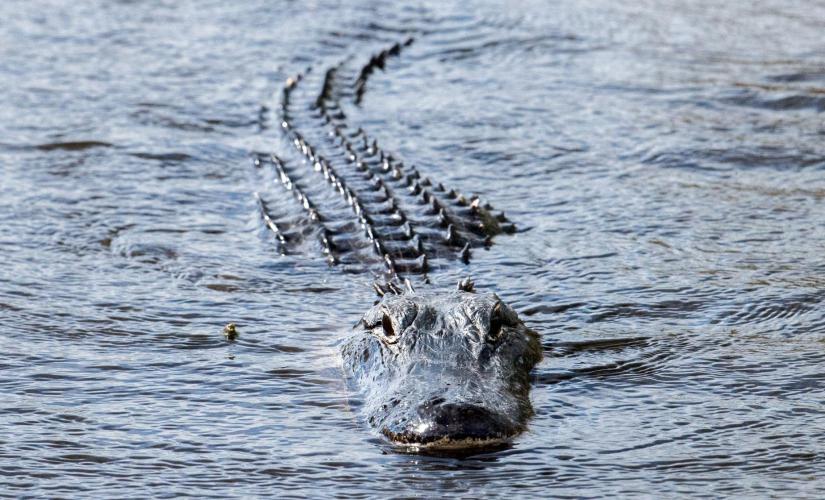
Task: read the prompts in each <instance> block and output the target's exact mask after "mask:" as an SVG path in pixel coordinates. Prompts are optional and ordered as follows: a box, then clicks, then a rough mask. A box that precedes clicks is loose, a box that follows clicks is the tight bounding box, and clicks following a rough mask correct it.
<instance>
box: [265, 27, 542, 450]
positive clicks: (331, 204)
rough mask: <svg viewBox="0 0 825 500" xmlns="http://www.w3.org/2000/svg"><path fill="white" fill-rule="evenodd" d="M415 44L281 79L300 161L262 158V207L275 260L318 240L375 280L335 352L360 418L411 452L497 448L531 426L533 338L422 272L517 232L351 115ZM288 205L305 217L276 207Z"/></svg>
mask: <svg viewBox="0 0 825 500" xmlns="http://www.w3.org/2000/svg"><path fill="white" fill-rule="evenodd" d="M412 41H413V40H412V38H410V39H407V40H406V41H404V42H398V43H395V44H393V45H392V46H390V47H388V48H385V49H384V50H381V51H380V52H378V53H376V54H374V55H372V56H371V57H370V58H369V60H368V61H366V62H365V63H364V64H362V65H361V66H356V65H354V64H353V62H352V58H346V59H344V60H342V61H340V62H338V63H337V64H334V65H333V66H331V67H329V68H326V69H325V70H324V71H322V72H318V71H314V70H313V69H311V68H309V69H307V70H306V71H305V72H303V73H300V74H297V75H296V76H294V77H292V78H289V79H288V80H287V82H286V84H285V86H284V88H283V91H282V93H281V99H280V103H279V105H278V107H279V108H280V128H281V129H282V130H283V132H284V133H285V134H286V137H287V139H288V140H289V142H290V143H291V144H292V145H293V146H294V148H295V151H296V153H295V154H294V155H293V156H294V158H290V159H286V158H280V157H278V156H276V155H257V156H256V157H255V159H254V164H255V166H256V168H257V169H258V170H261V171H264V170H268V171H269V174H270V175H271V176H272V177H273V178H274V179H275V183H276V184H278V185H279V186H280V189H281V192H280V195H279V196H278V200H277V203H276V202H275V201H274V197H269V198H267V196H265V195H263V194H260V193H256V199H257V200H258V204H259V208H260V212H261V216H262V218H263V220H264V222H265V224H266V226H267V227H268V228H269V229H270V230H271V231H272V233H273V234H274V235H275V238H276V242H277V245H278V247H279V250H280V251H281V252H283V253H290V252H294V251H297V250H296V249H298V248H300V247H301V245H302V244H304V243H306V242H308V241H309V242H312V241H317V242H318V244H319V246H320V249H321V251H322V252H323V254H324V256H325V258H326V259H327V261H328V262H329V264H330V265H332V266H335V267H338V268H340V269H343V270H345V271H349V272H369V271H372V272H373V273H374V274H375V278H376V281H375V285H374V287H375V290H376V292H377V293H378V294H379V295H380V296H381V299H380V301H379V302H377V303H376V304H375V305H374V306H373V307H372V308H371V309H370V310H369V311H367V313H366V314H365V315H364V316H363V317H362V319H361V320H360V321H359V322H358V323H357V325H356V326H355V328H354V330H355V332H354V334H353V336H352V337H351V338H350V339H348V341H347V342H346V343H345V344H344V345H343V347H342V349H341V353H342V357H343V368H344V371H345V373H346V376H347V378H348V380H349V381H351V382H352V383H353V385H354V386H355V387H356V388H357V389H358V391H359V392H360V394H361V396H362V397H363V406H362V414H363V417H364V420H365V421H366V422H368V423H369V425H370V426H372V427H373V428H374V429H376V430H377V431H378V432H379V433H380V434H381V435H383V436H384V437H385V438H386V439H388V440H389V441H391V442H392V443H394V444H398V445H402V446H404V447H407V448H411V449H414V450H415V449H421V448H428V449H443V448H468V447H476V446H486V445H492V444H498V443H501V442H505V441H507V440H509V439H511V438H512V437H513V436H515V435H517V434H518V433H520V432H521V431H523V430H524V429H525V427H526V424H527V420H528V419H529V417H530V416H531V414H532V407H531V404H530V399H529V388H530V371H531V370H532V368H533V366H534V365H535V364H536V363H538V361H539V360H540V359H541V356H542V354H541V344H540V341H539V336H538V334H536V333H535V332H534V331H532V330H530V329H529V328H527V327H526V326H525V325H524V323H523V322H522V321H521V320H520V319H519V317H518V315H517V314H516V313H515V312H514V311H513V310H512V309H511V308H510V307H509V306H507V305H506V304H505V303H504V302H502V301H501V300H500V299H499V298H498V297H497V296H496V295H495V294H481V293H476V292H475V290H474V286H473V284H472V282H471V281H470V280H469V279H467V280H465V281H463V282H462V283H459V286H458V287H457V289H455V290H452V291H434V290H432V286H430V285H429V280H428V277H427V273H428V272H429V271H430V270H432V269H433V268H435V267H438V266H445V265H450V263H451V262H455V261H458V260H460V261H463V262H464V263H468V262H469V260H470V258H471V253H472V251H473V249H476V248H479V247H484V246H488V245H490V244H491V243H492V238H493V237H494V236H496V235H498V234H500V233H502V232H513V231H515V227H514V225H513V224H512V223H511V222H510V221H509V220H508V219H507V218H506V217H505V216H504V214H503V213H502V212H498V211H495V210H494V209H493V207H492V206H490V205H489V204H485V203H482V202H481V200H479V198H477V197H475V196H472V197H467V196H465V195H463V194H461V193H460V192H458V191H456V190H454V189H449V188H447V187H445V186H443V185H442V184H441V183H437V182H435V181H433V180H431V179H430V178H429V177H427V176H425V175H423V174H422V173H421V172H419V171H418V169H416V168H415V167H414V166H408V165H405V164H404V163H403V162H402V161H401V160H400V159H399V158H397V157H396V155H394V154H392V153H390V152H389V151H386V150H385V149H384V148H382V147H381V146H380V145H379V144H378V142H377V140H376V139H375V138H373V137H371V136H370V135H369V134H368V133H367V132H366V131H365V130H364V129H363V128H361V127H355V126H354V125H352V124H351V123H350V122H349V121H348V118H347V113H346V108H347V106H357V105H360V103H361V100H362V99H363V97H364V94H365V91H366V89H367V85H368V80H369V77H370V75H371V74H372V73H373V72H375V71H376V70H378V69H381V70H383V69H384V68H385V66H386V64H387V62H388V60H389V59H390V58H393V57H396V56H399V55H400V54H401V53H402V51H403V50H404V49H405V48H406V47H408V46H409V45H410V44H411V43H412ZM313 88H314V89H316V90H315V91H313ZM284 194H288V196H284ZM285 198H286V199H291V200H292V201H293V202H294V203H295V204H296V205H297V207H300V215H298V216H294V215H293V216H286V215H282V214H281V213H280V212H278V211H277V206H278V204H279V203H280V202H281V200H283V199H285ZM375 269H380V271H375ZM413 283H415V284H416V286H415V287H414V286H413ZM414 288H418V292H416V291H415V289H414Z"/></svg>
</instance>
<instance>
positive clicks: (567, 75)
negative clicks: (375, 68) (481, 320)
mask: <svg viewBox="0 0 825 500" xmlns="http://www.w3.org/2000/svg"><path fill="white" fill-rule="evenodd" d="M0 19H3V22H2V23H1V24H0V84H2V87H3V97H2V98H0V169H1V170H0V172H2V176H1V177H0V218H1V219H2V221H1V223H0V255H2V258H0V262H2V273H0V318H1V319H2V324H3V327H4V328H3V333H2V335H0V350H2V352H3V357H2V360H0V368H2V370H1V371H0V391H2V401H3V402H2V404H0V471H1V472H2V476H0V489H2V491H4V492H5V493H7V494H10V495H15V496H16V495H29V494H34V495H43V496H67V495H73V496H76V495H78V494H80V495H81V496H89V495H92V494H93V495H96V496H139V497H145V496H162V495H168V496H178V495H181V494H191V495H195V496H198V497H204V496H208V495H213V496H217V497H226V496H241V495H264V494H266V495H271V494H276V493H282V494H286V493H289V494H292V495H296V496H302V495H319V494H322V493H323V494H324V495H334V496H347V497H357V496H378V495H380V496H393V495H398V496H414V495H422V496H436V495H453V494H455V495H461V496H468V497H481V496H489V495H501V496H505V495H506V496H510V495H525V496H537V495H551V494H552V495H558V496H564V495H570V496H585V497H590V496H592V497H600V496H611V495H622V496H648V495H649V496H654V497H655V496H661V495H667V496H676V495H680V496H681V495H685V496H689V495H696V496H712V497H717V496H720V495H749V496H770V495H775V496H789V495H793V496H797V497H800V496H810V497H816V496H818V495H820V494H821V492H822V489H823V488H825V484H823V482H822V480H821V476H822V475H823V473H824V472H825V451H824V450H823V447H822V443H823V440H825V416H824V415H823V403H822V401H823V398H825V383H824V381H825V368H823V367H825V259H823V257H822V255H823V248H825V228H823V220H825V204H824V203H823V198H825V176H823V172H825V121H823V111H825V43H823V38H822V33H823V31H824V30H825V9H823V7H822V5H815V4H814V3H809V2H778V1H760V2H751V3H749V4H746V3H745V2H732V3H731V4H730V5H721V4H711V3H710V2H690V3H689V4H688V5H684V4H683V3H682V2H665V3H662V2H658V3H652V2H638V3H637V4H635V5H620V4H618V3H616V2H599V1H593V2H587V3H583V2H574V1H567V2H556V3H552V4H548V3H546V2H529V1H526V2H518V3H511V4H508V5H507V7H506V8H504V7H502V6H501V5H499V4H498V3H497V2H489V3H485V2H472V5H470V4H467V3H462V4H461V5H458V4H456V5H452V6H451V5H447V4H446V3H445V2H430V3H427V2H425V3H422V4H418V5H416V6H408V7H400V6H398V5H396V3H395V2H347V3H336V2H327V3H325V2H317V3H309V2H306V3H305V2H283V3H280V4H273V3H271V2H263V1H260V2H254V1H248V2H219V1H212V2H197V3H196V2H162V1H147V2H129V1H121V2H111V1H96V2H94V1H90V2H77V3H74V2H60V1H52V2H49V1H36V2H3V3H0ZM409 35H412V36H414V37H415V40H416V41H415V43H414V44H413V45H412V46H411V47H409V50H405V51H404V53H403V55H402V56H400V57H398V58H394V59H393V60H392V61H390V62H388V65H387V68H386V71H385V72H378V73H376V74H374V75H373V76H372V77H371V78H370V80H369V90H368V92H367V93H366V94H365V96H364V100H363V103H362V106H361V108H360V111H359V112H358V116H357V119H358V120H359V122H360V123H363V124H364V126H365V127H366V128H368V129H369V130H370V131H371V133H372V134H373V135H375V136H377V137H378V138H379V141H381V143H382V144H384V145H385V146H386V147H387V148H388V149H390V150H393V151H396V152H397V153H398V156H399V157H401V158H403V159H404V160H405V161H408V162H410V163H415V164H416V165H418V166H419V168H420V170H422V171H424V172H426V173H427V174H428V175H431V176H433V177H434V178H436V179H438V180H440V181H442V182H444V183H445V184H446V185H450V186H456V187H458V188H460V189H462V190H464V191H466V192H477V193H479V194H480V195H481V196H482V197H483V198H484V199H485V200H490V201H491V202H492V203H494V204H495V206H496V207H497V208H503V209H505V210H506V211H507V214H508V216H509V218H510V219H511V220H512V221H514V222H515V223H516V225H517V226H518V228H519V229H520V231H519V232H518V233H516V234H514V235H501V236H499V237H497V238H496V239H495V243H494V245H493V246H492V247H491V248H490V249H489V251H484V250H477V251H475V252H474V258H473V261H472V262H471V263H470V264H469V265H468V266H465V265H464V264H462V263H460V262H454V263H452V264H448V265H444V266H442V267H440V268H438V269H437V270H435V271H433V272H432V273H431V275H430V278H431V279H432V280H433V282H435V283H436V284H437V285H438V286H445V287H446V286H450V285H451V284H452V283H454V282H455V280H456V279H457V278H458V277H460V276H464V275H467V274H471V275H472V276H473V277H474V278H475V279H476V281H477V284H478V286H479V287H480V288H483V289H490V290H495V291H497V292H498V293H499V294H500V295H501V296H502V297H503V298H505V299H506V300H507V301H509V302H510V303H511V304H513V305H514V307H515V308H516V309H517V310H518V311H519V312H520V313H521V315H522V317H523V318H525V319H526V321H527V322H528V324H529V325H530V326H532V327H533V328H535V329H536V330H538V331H539V332H540V333H541V334H542V336H543V339H544V343H545V345H546V349H547V355H546V357H545V360H544V361H543V362H542V363H541V365H540V366H539V367H538V368H537V369H536V371H535V376H534V380H535V382H534V385H533V389H532V393H531V397H532V400H533V406H534V408H535V410H536V415H535V416H534V417H533V419H532V420H531V422H530V429H529V431H528V432H527V433H525V434H523V435H521V436H520V437H518V438H517V439H516V440H515V441H514V442H513V444H512V446H511V447H509V448H508V449H506V450H503V451H497V452H491V453H485V454H481V455H476V456H470V457H465V458H455V457H452V458H451V457H433V456H422V455H407V454H401V453H397V452H395V451H394V450H392V449H390V448H389V447H387V446H386V445H385V444H383V443H382V442H381V441H379V440H377V439H376V437H375V436H374V435H373V434H372V433H371V432H370V431H369V429H368V428H367V427H365V425H364V424H363V422H361V421H359V420H358V418H357V416H356V415H355V413H353V412H352V411H351V410H350V408H349V404H348V393H347V389H346V387H345V385H344V383H343V381H342V378H341V373H340V369H339V364H340V360H339V358H338V354H337V352H338V351H337V349H338V344H339V342H340V341H341V339H343V338H344V337H345V336H346V334H347V329H348V326H349V325H351V324H353V323H354V322H355V321H357V319H358V318H359V315H360V314H361V313H363V311H364V310H366V308H367V307H368V306H369V305H371V304H372V301H373V292H372V291H371V290H370V287H369V285H370V284H371V283H372V275H370V274H369V273H348V272H343V270H341V269H338V268H329V267H328V266H327V264H326V262H325V260H324V259H323V257H322V255H321V254H320V253H319V252H317V251H315V252H312V251H309V252H301V253H297V254H290V255H286V256H283V255H279V253H278V252H277V251H276V245H275V242H274V240H273V237H272V235H271V233H268V232H267V230H266V228H265V226H264V224H263V223H262V221H261V219H260V216H259V212H258V208H257V206H256V202H255V199H254V198H253V196H252V193H253V192H254V191H255V190H256V185H255V176H254V173H253V169H252V166H251V162H250V156H251V155H252V154H253V153H256V152H258V153H260V152H265V153H268V152H274V153H278V154H282V155H285V156H289V155H293V156H292V157H291V158H293V159H294V158H295V157H294V151H291V150H290V149H289V148H288V146H286V144H285V142H284V139H283V137H282V135H281V134H280V132H279V131H278V129H277V127H272V126H271V124H270V123H268V122H267V120H266V117H265V116H264V115H265V113H262V112H261V109H262V106H265V108H264V109H268V108H269V107H271V106H272V102H273V96H277V94H278V92H279V89H280V88H281V86H282V85H283V82H284V81H285V80H286V78H287V77H288V76H290V75H292V74H294V73H295V72H297V71H301V70H303V69H304V68H306V67H307V66H310V65H315V66H317V67H319V68H323V67H324V65H325V64H329V63H330V62H331V61H335V60H339V59H341V58H342V57H346V56H347V55H350V54H352V55H356V56H364V55H365V54H369V53H371V52H373V51H375V50H379V49H381V48H383V47H385V46H387V44H389V43H393V42H394V41H398V40H400V39H403V38H404V37H405V36H409ZM315 250H317V249H315ZM228 322H235V323H237V325H238V331H239V333H240V335H239V337H238V339H237V340H236V341H235V342H234V343H233V342H228V341H227V340H226V339H225V338H224V337H223V335H222V334H221V330H222V328H223V326H224V325H225V324H226V323H228ZM636 337H643V338H645V339H646V340H641V341H638V342H632V343H619V344H617V345H614V346H610V345H604V344H599V343H593V342H592V341H594V340H600V339H618V338H636Z"/></svg>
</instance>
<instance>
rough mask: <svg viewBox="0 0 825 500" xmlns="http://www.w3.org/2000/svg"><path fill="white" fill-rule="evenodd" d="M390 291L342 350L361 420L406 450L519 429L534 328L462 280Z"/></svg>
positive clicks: (476, 441)
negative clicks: (450, 288) (452, 286)
mask: <svg viewBox="0 0 825 500" xmlns="http://www.w3.org/2000/svg"><path fill="white" fill-rule="evenodd" d="M395 291H396V293H386V294H384V296H383V298H382V299H381V301H380V302H378V303H377V304H376V305H375V306H374V307H372V308H371V309H370V310H369V311H368V312H367V313H366V314H365V315H364V317H363V318H362V319H361V321H359V322H358V324H357V325H356V326H355V330H356V332H355V335H353V337H352V338H350V339H349V340H348V341H347V342H346V343H345V344H344V346H343V348H342V354H343V362H344V363H343V366H344V371H345V373H346V375H347V377H348V379H349V380H350V381H351V382H352V383H353V384H354V385H355V386H356V387H357V388H358V389H359V391H360V392H361V395H362V396H363V413H364V417H365V420H366V421H367V422H369V424H370V425H371V426H372V427H374V428H375V429H377V430H378V431H379V432H380V433H381V434H382V435H383V436H384V437H385V438H387V439H389V440H390V441H391V442H392V443H394V444H397V445H401V446H404V447H407V448H413V449H418V448H428V449H444V448H470V447H477V446H489V445H495V444H499V443H502V442H506V441H507V440H508V439H509V438H511V437H513V436H515V435H516V434H518V433H519V432H521V431H522V430H524V428H525V426H526V422H527V419H528V418H529V417H530V415H531V414H532V406H531V404H530V398H529V390H530V370H531V369H532V368H533V366H534V365H535V364H536V363H538V362H539V360H540V359H541V356H542V354H541V353H542V350H541V344H540V342H539V336H538V334H537V333H536V332H534V331H533V330H530V329H529V328H527V327H526V326H525V325H524V323H522V321H521V320H520V319H519V317H518V315H517V314H516V313H515V311H513V310H512V309H511V308H510V307H509V306H508V305H506V304H505V303H504V302H502V301H501V299H499V298H498V297H497V296H496V295H495V294H476V293H474V292H473V290H472V283H471V282H468V281H467V282H464V283H462V284H460V285H459V289H458V290H456V291H455V292H452V293H440V294H432V295H428V294H417V293H415V292H413V291H412V290H409V291H407V292H401V291H400V290H398V289H397V288H396V289H395Z"/></svg>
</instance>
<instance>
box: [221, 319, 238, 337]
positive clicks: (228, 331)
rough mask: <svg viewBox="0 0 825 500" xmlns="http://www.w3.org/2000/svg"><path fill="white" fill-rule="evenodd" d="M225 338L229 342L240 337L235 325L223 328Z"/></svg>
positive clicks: (231, 324) (230, 324)
mask: <svg viewBox="0 0 825 500" xmlns="http://www.w3.org/2000/svg"><path fill="white" fill-rule="evenodd" d="M223 336H224V337H226V339H227V340H235V339H236V338H237V337H238V330H237V329H236V328H235V323H229V324H228V325H226V326H225V327H223Z"/></svg>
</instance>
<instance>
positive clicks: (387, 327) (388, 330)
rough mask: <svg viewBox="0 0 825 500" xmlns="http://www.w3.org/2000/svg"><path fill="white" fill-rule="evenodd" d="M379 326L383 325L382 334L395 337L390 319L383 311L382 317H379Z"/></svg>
mask: <svg viewBox="0 0 825 500" xmlns="http://www.w3.org/2000/svg"><path fill="white" fill-rule="evenodd" d="M381 326H383V327H384V335H386V336H387V337H395V330H393V329H392V320H390V317H389V315H388V314H387V313H384V317H383V318H382V319H381Z"/></svg>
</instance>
